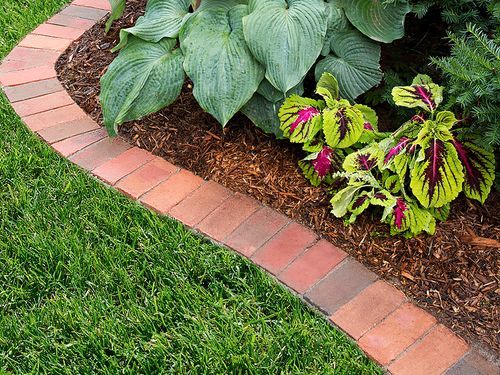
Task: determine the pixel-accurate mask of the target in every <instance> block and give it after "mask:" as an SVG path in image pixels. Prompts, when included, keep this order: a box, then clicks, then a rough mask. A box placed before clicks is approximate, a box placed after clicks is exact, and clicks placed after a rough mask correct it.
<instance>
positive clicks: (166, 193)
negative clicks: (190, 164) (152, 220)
mask: <svg viewBox="0 0 500 375" xmlns="http://www.w3.org/2000/svg"><path fill="white" fill-rule="evenodd" d="M203 182H204V181H203V179H201V178H200V177H198V176H195V175H194V174H192V173H191V172H189V171H186V170H184V169H181V170H180V171H179V172H177V173H175V174H174V175H172V176H171V177H170V178H168V179H167V180H166V181H164V182H162V183H161V184H159V185H158V186H157V187H155V188H153V189H152V190H151V191H150V192H148V193H146V194H145V195H143V196H142V197H141V198H140V201H141V202H142V203H143V204H144V205H146V206H147V207H149V208H151V209H152V210H155V211H157V212H159V213H160V214H163V215H164V214H166V213H168V211H169V210H170V209H171V208H172V207H174V206H175V205H176V204H178V203H179V202H180V201H182V200H183V199H184V198H186V197H187V196H188V195H189V194H191V193H192V192H193V191H194V190H196V189H197V188H198V187H200V185H201V184H203Z"/></svg>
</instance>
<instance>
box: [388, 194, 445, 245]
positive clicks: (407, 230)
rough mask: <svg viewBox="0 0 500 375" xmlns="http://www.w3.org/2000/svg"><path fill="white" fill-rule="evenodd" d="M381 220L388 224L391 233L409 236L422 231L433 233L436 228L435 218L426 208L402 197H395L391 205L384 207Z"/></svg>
mask: <svg viewBox="0 0 500 375" xmlns="http://www.w3.org/2000/svg"><path fill="white" fill-rule="evenodd" d="M383 221H385V222H387V223H388V224H389V225H390V227H391V235H395V234H405V235H406V236H407V237H411V236H415V235H418V234H420V233H422V232H427V233H429V234H434V231H435V230H436V220H435V219H434V217H433V216H432V215H431V214H430V212H429V211H428V210H426V209H422V208H420V207H419V206H418V204H416V203H414V202H408V201H406V200H404V199H403V198H397V199H396V203H395V204H394V205H393V206H391V207H388V208H386V210H385V213H384V218H383Z"/></svg>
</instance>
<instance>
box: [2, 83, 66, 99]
mask: <svg viewBox="0 0 500 375" xmlns="http://www.w3.org/2000/svg"><path fill="white" fill-rule="evenodd" d="M58 91H64V87H62V85H61V83H60V82H59V80H58V79H57V78H50V79H46V80H42V81H38V82H30V83H25V84H24V85H19V86H13V87H5V88H4V92H5V95H7V98H9V101H10V102H11V103H15V102H19V101H21V100H27V99H31V98H36V97H38V96H42V95H47V94H52V93H54V92H58Z"/></svg>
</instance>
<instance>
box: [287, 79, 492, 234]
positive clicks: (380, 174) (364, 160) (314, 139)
mask: <svg viewBox="0 0 500 375" xmlns="http://www.w3.org/2000/svg"><path fill="white" fill-rule="evenodd" d="M326 87H328V89H326ZM317 93H318V94H320V95H321V96H322V97H323V100H322V101H312V100H311V99H306V98H299V97H297V96H291V97H290V98H289V99H288V100H287V101H286V102H285V104H284V105H283V107H282V109H281V112H280V116H281V117H280V118H281V122H282V129H283V132H284V134H285V135H287V136H288V137H289V138H290V140H291V141H292V142H305V146H304V149H306V150H310V151H315V152H314V153H313V154H311V155H309V156H307V157H306V159H305V160H303V161H301V162H300V166H301V168H302V170H303V171H304V173H305V175H306V177H307V178H309V179H310V181H311V182H312V183H313V184H314V185H319V184H320V183H321V182H325V183H331V182H333V181H335V180H338V179H342V180H343V181H345V187H343V188H341V189H340V190H337V191H335V192H334V195H333V198H332V199H331V203H332V213H333V214H334V215H335V216H337V217H346V221H347V222H348V223H353V222H354V221H355V220H356V218H357V216H358V215H359V214H361V213H362V212H364V211H365V210H366V209H367V208H368V207H370V206H378V207H379V208H381V210H382V212H383V213H382V221H383V222H385V223H387V224H389V225H390V227H391V233H392V234H398V233H401V234H404V235H406V236H414V235H417V234H419V233H421V232H427V233H431V234H432V233H434V230H435V227H436V220H446V218H447V216H448V213H449V210H450V203H451V202H452V201H453V200H454V199H456V198H457V196H458V195H459V194H460V192H464V194H465V196H466V197H468V198H472V199H476V200H478V201H480V202H481V203H484V201H485V199H486V198H487V196H488V194H489V193H490V190H491V187H492V184H493V181H494V173H495V158H494V155H493V153H492V152H490V151H487V150H485V149H483V148H481V147H480V146H479V145H478V144H477V142H476V140H475V137H474V136H473V135H471V134H470V132H464V131H463V130H464V129H461V128H460V126H459V124H458V121H457V119H456V118H455V115H454V114H453V113H452V112H449V111H438V107H439V104H440V103H441V102H442V100H443V88H442V87H440V86H438V85H436V84H435V83H433V82H432V81H431V79H430V78H429V77H428V76H424V75H419V76H417V77H416V78H415V80H414V81H413V82H412V84H411V85H409V86H401V87H395V88H394V89H393V92H392V94H393V99H394V101H395V103H396V104H397V105H400V106H404V107H407V108H414V109H416V110H417V112H416V114H415V115H414V116H413V117H412V118H411V119H410V120H409V121H407V122H406V123H404V124H403V125H402V126H401V127H400V128H399V129H398V130H396V131H395V132H394V133H392V134H390V133H379V132H378V131H377V130H376V116H375V115H374V113H373V112H372V111H371V110H370V109H369V108H368V107H365V106H360V105H348V104H345V102H344V101H343V100H338V99H336V94H337V91H336V90H335V80H334V79H333V77H328V76H324V77H323V78H322V79H321V80H320V82H319V85H318V88H317ZM363 142H368V143H367V144H366V145H364V146H361V145H362V143H363ZM314 147H316V149H314V150H313V149H312V148H314ZM339 148H341V149H342V153H340V152H339V150H338V149H339ZM342 159H343V161H341V160H342ZM340 162H341V163H342V164H341V166H340V165H339V163H340Z"/></svg>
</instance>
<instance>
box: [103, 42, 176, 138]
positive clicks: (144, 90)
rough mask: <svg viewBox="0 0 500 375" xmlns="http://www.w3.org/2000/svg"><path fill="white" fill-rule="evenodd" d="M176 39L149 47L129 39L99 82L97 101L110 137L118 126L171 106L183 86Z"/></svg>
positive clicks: (150, 44) (151, 44)
mask: <svg viewBox="0 0 500 375" xmlns="http://www.w3.org/2000/svg"><path fill="white" fill-rule="evenodd" d="M175 44H176V41H175V39H163V40H162V41H160V42H158V43H149V42H145V41H143V40H140V39H137V38H134V37H131V38H130V41H129V43H128V44H127V46H126V47H125V48H124V49H123V50H122V51H121V52H120V54H119V55H118V56H117V57H116V59H115V60H114V61H113V62H112V63H111V65H110V66H109V68H108V71H107V72H106V74H104V76H103V77H102V78H101V96H100V101H101V104H102V108H103V116H104V124H105V126H106V128H107V129H108V132H109V133H110V134H116V132H117V126H118V125H120V124H122V123H124V122H126V121H130V120H136V119H139V118H141V117H144V116H146V115H148V114H150V113H153V112H156V111H159V110H160V109H162V108H164V107H166V106H167V105H169V104H170V103H172V102H173V101H174V100H175V99H176V98H177V97H178V96H179V94H180V92H181V89H182V85H183V83H184V71H183V69H182V60H183V57H182V53H181V51H180V50H179V49H174V47H175Z"/></svg>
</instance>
